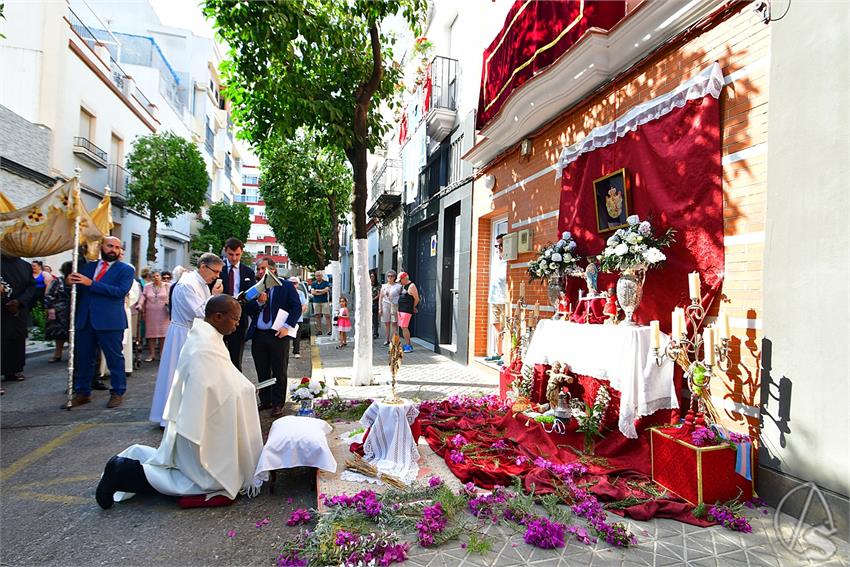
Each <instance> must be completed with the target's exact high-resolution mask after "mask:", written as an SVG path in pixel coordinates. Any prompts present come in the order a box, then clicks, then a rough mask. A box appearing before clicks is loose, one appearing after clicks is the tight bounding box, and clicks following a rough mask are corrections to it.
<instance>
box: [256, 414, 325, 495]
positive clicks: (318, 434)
mask: <svg viewBox="0 0 850 567" xmlns="http://www.w3.org/2000/svg"><path fill="white" fill-rule="evenodd" d="M331 431H332V428H331V426H330V425H329V424H328V422H327V421H324V420H322V419H316V418H314V417H304V416H297V415H287V416H284V417H281V418H279V419H276V420H275V421H274V422H273V423H272V428H271V431H269V438H268V440H267V441H266V444H265V446H264V447H263V452H262V453H261V454H260V460H259V462H258V463H257V470H256V471H255V472H254V486H258V487H259V486H262V485H263V483H264V482H266V481H267V480H268V479H269V471H274V470H278V469H291V468H294V467H315V468H317V469H322V470H323V471H328V472H330V473H335V472H336V459H334V456H333V453H332V452H331V449H330V447H328V439H327V436H328V433H330V432H331Z"/></svg>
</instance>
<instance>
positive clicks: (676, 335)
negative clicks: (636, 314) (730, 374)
mask: <svg viewBox="0 0 850 567" xmlns="http://www.w3.org/2000/svg"><path fill="white" fill-rule="evenodd" d="M723 317H725V315H723ZM685 319H687V321H688V322H690V326H691V329H692V332H691V335H690V337H688V336H687V332H688V327H687V323H686V321H685ZM704 319H705V309H704V308H703V306H702V305H701V304H700V301H699V300H698V299H694V298H692V299H691V304H690V305H688V306H687V307H686V308H685V309H684V310H683V309H682V308H676V310H674V311H673V339H672V340H671V341H670V342H668V343H667V345H666V346H665V347H664V349H663V351H662V349H661V348H660V347H659V346H655V347H653V353H654V355H655V364H656V365H657V366H659V367H661V366H662V365H663V364H664V362H665V361H666V360H667V359H670V360H672V361H673V362H675V363H677V364H679V366H681V367H682V370H684V373H685V378H686V380H687V383H688V388H689V389H690V391H691V394H692V396H691V410H692V411H693V410H694V404H696V409H697V411H698V412H699V413H700V414H705V415H707V416H708V418H709V420H710V421H711V422H716V421H717V418H718V414H717V410H716V409H715V408H714V404H713V403H712V401H711V396H710V390H709V388H710V383H711V378H712V376H714V372H715V371H716V369H719V370H720V371H721V372H727V371H728V370H729V368H730V367H731V359H730V356H729V353H730V348H729V343H730V339H729V337H728V336H724V337H719V335H718V329H717V328H716V327H711V326H709V327H706V328H705V329H704V331H703V334H702V335H700V333H699V332H698V329H699V326H700V325H701V324H702V322H703V320H704ZM727 331H728V320H726V324H725V325H724V333H726V332H727Z"/></svg>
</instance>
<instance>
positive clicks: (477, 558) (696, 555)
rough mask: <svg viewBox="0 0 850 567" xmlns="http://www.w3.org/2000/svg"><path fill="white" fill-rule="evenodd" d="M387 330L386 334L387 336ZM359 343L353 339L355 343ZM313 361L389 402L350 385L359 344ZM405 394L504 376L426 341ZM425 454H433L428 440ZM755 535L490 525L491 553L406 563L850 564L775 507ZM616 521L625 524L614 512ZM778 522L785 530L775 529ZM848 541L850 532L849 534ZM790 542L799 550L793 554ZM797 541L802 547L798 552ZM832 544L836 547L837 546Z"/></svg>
mask: <svg viewBox="0 0 850 567" xmlns="http://www.w3.org/2000/svg"><path fill="white" fill-rule="evenodd" d="M382 332H383V331H382ZM383 341H384V338H383V337H382V338H380V339H378V340H375V341H374V343H373V364H374V381H375V382H376V383H379V382H384V381H386V380H387V379H388V377H389V371H388V368H387V347H385V346H383ZM352 344H353V341H352V340H351V339H349V345H352ZM317 346H318V348H317V349H316V350H315V354H314V357H313V365H314V368H313V373H314V374H321V375H323V376H324V378H325V380H327V382H328V384H330V387H331V389H334V390H336V392H337V393H338V394H339V395H340V396H341V397H344V398H381V397H383V396H386V395H388V394H389V391H390V388H389V386H386V385H375V386H361V387H353V386H350V377H351V375H352V359H353V350H354V349H353V347H352V346H349V347H348V348H346V349H336V348H335V346H336V344H335V343H334V342H333V341H332V340H331V337H320V338H319V339H318V341H317ZM398 392H399V394H400V395H401V396H402V397H407V398H413V399H439V398H443V397H445V396H449V395H452V394H469V395H480V394H489V393H498V381H497V379H496V378H494V377H491V376H489V375H485V374H483V373H481V372H478V371H477V370H475V369H474V368H470V367H467V366H463V365H460V364H457V363H455V362H453V361H451V360H449V359H447V358H445V357H442V356H440V355H437V354H435V353H434V352H433V348H430V349H429V347H428V345H426V344H425V343H421V342H420V343H414V350H413V352H412V353H406V354H405V355H404V359H403V362H402V367H401V370H400V371H399V373H398ZM419 449H420V451H423V450H424V451H428V450H430V449H428V447H427V445H423V443H421V442H420V446H419ZM746 513H747V516H748V518H749V520H750V524H751V525H752V527H753V532H752V533H750V534H741V533H737V532H732V531H730V530H727V529H725V528H722V527H720V526H714V527H710V528H700V527H696V526H690V525H687V524H683V523H681V522H677V521H674V520H665V519H657V520H652V521H649V522H638V521H633V520H628V519H626V520H625V523H626V524H627V526H628V527H629V529H630V530H631V531H632V533H634V534H635V535H636V536H637V538H638V542H639V543H638V545H636V546H634V547H632V548H629V549H625V550H624V549H616V548H613V547H611V546H610V545H608V544H606V543H604V542H601V543H596V544H594V545H591V546H587V545H584V544H581V543H578V542H576V541H575V540H574V539H573V540H572V541H569V542H568V544H567V546H566V547H565V548H563V549H556V550H547V549H538V548H535V547H532V546H529V545H527V544H526V543H525V542H524V541H523V539H522V532H515V531H513V530H511V529H510V528H508V527H506V526H503V525H499V524H496V525H494V524H491V523H489V522H485V523H483V524H480V526H479V527H480V530H481V531H482V532H484V533H485V535H486V537H487V539H488V540H489V541H490V542H491V550H490V551H488V552H486V553H484V554H478V553H473V552H470V551H468V550H467V549H465V548H464V547H462V545H461V544H463V543H465V542H464V540H461V541H460V542H455V543H452V544H448V545H445V546H443V547H441V548H438V549H423V548H421V547H417V546H414V547H413V548H412V549H411V553H410V559H409V560H408V561H407V563H406V564H409V565H414V566H428V567H466V566H472V565H476V566H484V565H487V566H493V567H513V566H527V565H537V566H559V565H574V566H589V565H592V566H594V567H598V566H604V567H608V566H617V567H631V566H644V565H646V566H654V567H661V566H665V565H689V566H693V567H709V566H710V567H727V566H728V567H756V566H771V567H798V566H800V567H802V566H814V565H836V566H847V565H848V564H850V546H849V545H848V544H847V543H846V542H844V541H842V540H840V539H838V538H837V537H836V536H835V535H832V536H830V537H829V538H827V539H828V542H827V543H825V544H823V547H822V548H820V550H819V549H818V548H817V547H812V548H810V549H808V550H807V551H806V550H803V549H802V548H801V547H800V546H799V544H800V543H801V542H802V541H804V540H803V538H801V537H800V534H803V533H811V532H810V531H808V530H810V528H809V526H806V525H803V526H802V527H803V529H802V530H801V531H800V532H799V533H795V532H794V528H795V526H796V525H797V520H796V519H794V518H792V517H790V516H787V515H785V514H777V513H776V510H774V509H772V508H763V509H758V510H746ZM609 518H610V520H611V521H623V520H622V519H620V518H617V517H615V516H613V515H609ZM775 522H776V523H778V525H779V526H780V527H779V529H777V528H776V527H775ZM845 537H846V534H845ZM783 542H784V543H785V544H787V545H789V547H792V548H793V550H789V549H787V548H786V547H785V545H783ZM789 542H796V543H797V544H798V546H797V547H796V548H795V547H794V546H793V545H790V543H789ZM830 546H834V551H833V548H832V547H830Z"/></svg>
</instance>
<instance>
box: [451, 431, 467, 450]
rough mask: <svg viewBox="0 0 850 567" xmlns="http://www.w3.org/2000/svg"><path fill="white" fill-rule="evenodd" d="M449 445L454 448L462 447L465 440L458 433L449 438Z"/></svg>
mask: <svg viewBox="0 0 850 567" xmlns="http://www.w3.org/2000/svg"><path fill="white" fill-rule="evenodd" d="M450 443H451V444H452V446H454V447H463V446H464V445H466V438H465V437H464V436H463V435H461V434H460V433H458V434H457V435H455V436H454V437H452V438H451V440H450Z"/></svg>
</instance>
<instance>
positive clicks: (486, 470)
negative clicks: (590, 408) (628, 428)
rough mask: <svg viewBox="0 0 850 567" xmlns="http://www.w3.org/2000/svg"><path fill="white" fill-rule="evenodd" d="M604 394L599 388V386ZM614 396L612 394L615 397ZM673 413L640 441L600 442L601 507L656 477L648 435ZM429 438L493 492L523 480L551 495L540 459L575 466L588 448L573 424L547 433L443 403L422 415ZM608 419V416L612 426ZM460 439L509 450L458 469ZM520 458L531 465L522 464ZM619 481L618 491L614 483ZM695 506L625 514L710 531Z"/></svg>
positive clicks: (587, 384) (646, 507)
mask: <svg viewBox="0 0 850 567" xmlns="http://www.w3.org/2000/svg"><path fill="white" fill-rule="evenodd" d="M584 378H585V380H584V381H582V380H579V382H578V386H581V387H582V388H583V389H582V391H581V392H578V391H577V395H580V396H584V395H587V396H591V392H593V393H592V395H595V391H594V390H593V388H592V383H593V382H596V381H595V380H593V379H592V378H589V377H584ZM596 387H597V388H598V385H597V386H596ZM613 393H614V392H613V391H612V394H613ZM670 414H671V412H670V410H666V411H662V412H656V414H653V415H652V416H649V417H647V418H643V419H642V420H641V421H640V422H639V425H640V427H639V429H638V439H627V438H625V437H623V435H622V434H620V432H619V430H617V429H616V415H615V416H614V429H613V430H612V431H608V432H607V433H606V435H605V437H603V438H601V439H598V440H597V442H596V449H595V456H596V457H601V458H602V459H604V461H602V462H598V461H596V460H595V459H594V460H593V461H591V462H589V463H587V462H586V463H585V465H586V466H587V467H588V475H587V476H586V477H585V480H589V481H598V484H596V486H595V487H594V488H593V489H592V492H593V493H594V494H596V495H597V496H598V497H599V499H600V500H601V501H603V502H604V501H611V500H619V499H622V498H625V497H626V496H628V495H630V494H633V493H634V491H633V490H632V489H631V488H629V487H628V486H627V485H626V481H627V480H638V481H642V482H645V481H649V480H650V475H651V463H650V445H649V436H648V435H649V432H648V431H646V430H645V428H646V427H648V426H650V425H659V424H663V423H668V421H667V420H668V419H669V418H670ZM420 419H421V420H422V426H423V433H424V435H425V439H426V441H427V442H428V445H429V446H430V447H431V449H432V450H434V452H436V453H437V454H438V455H440V456H442V457H443V458H444V459H445V461H446V464H447V465H448V467H449V469H450V470H451V471H452V473H453V474H454V475H455V476H456V477H457V478H458V479H460V480H461V482H464V483H466V482H473V483H474V484H475V485H477V486H480V487H482V488H486V489H491V488H493V486H495V485H497V484H498V485H502V486H508V485H510V484H512V482H513V478H514V477H515V476H519V477H522V478H523V482H524V483H525V486H526V488H528V489H530V488H531V485H532V484H533V485H534V488H535V491H536V492H538V493H542V494H545V493H547V492H551V491H552V477H551V474H550V473H549V472H548V471H546V470H544V469H541V468H539V467H536V466H535V465H534V460H535V458H537V457H543V458H545V459H548V460H550V461H552V462H554V463H561V464H566V463H571V462H576V461H578V460H579V455H577V454H576V452H574V451H573V450H571V449H570V447H576V448H582V447H583V445H584V436H583V435H582V434H581V433H578V432H576V423H575V421H574V420H571V421H570V423H569V425H568V430H567V433H565V434H556V433H546V432H544V431H543V428H542V426H541V425H540V424H539V423H536V422H535V421H534V420H529V419H527V418H525V416H522V415H521V414H520V415H517V416H516V417H514V416H513V415H511V414H509V413H508V414H502V413H500V412H495V411H482V412H475V411H472V412H470V411H469V410H468V408H464V407H457V408H454V407H453V405H452V404H451V402H448V401H447V402H441V403H439V404H435V405H434V407H433V409H432V408H424V407H423V410H422V413H421V414H420ZM607 419H608V416H607V414H606V420H607ZM457 434H460V435H462V436H463V437H464V439H465V440H466V442H469V443H471V444H473V445H475V446H476V447H479V448H481V447H483V448H486V447H490V445H491V444H492V443H494V442H496V441H499V440H504V441H505V442H506V443H507V445H508V448H507V449H505V450H501V451H487V450H480V449H479V450H472V451H471V452H469V453H470V454H469V455H467V454H466V453H464V459H465V462H462V463H455V462H453V461H452V459H451V453H452V450H454V449H455V447H454V446H453V445H452V442H451V439H452V437H454V436H455V435H457ZM517 457H523V458H526V459H527V461H526V462H523V463H521V464H517V462H516V459H517ZM612 479H617V481H616V484H615V485H612V484H611V480H612ZM692 509H693V506H691V505H689V504H688V503H687V502H685V501H683V500H681V499H679V498H676V497H675V496H671V497H670V498H666V499H661V500H657V501H651V502H649V503H646V504H643V505H639V506H633V507H632V508H628V509H626V510H624V511H622V512H618V513H623V514H625V515H628V516H630V517H633V518H635V519H641V520H643V519H648V518H651V517H659V518H673V519H677V520H680V521H682V522H686V523H690V524H695V525H709V524H708V523H706V522H703V521H700V520H697V519H696V518H694V517H693V516H692V515H691V514H690V511H691V510H692Z"/></svg>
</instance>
